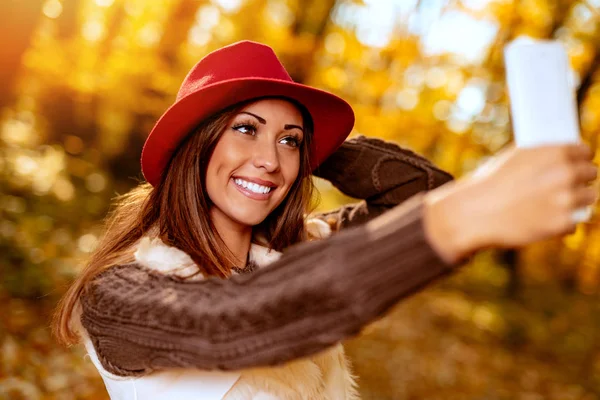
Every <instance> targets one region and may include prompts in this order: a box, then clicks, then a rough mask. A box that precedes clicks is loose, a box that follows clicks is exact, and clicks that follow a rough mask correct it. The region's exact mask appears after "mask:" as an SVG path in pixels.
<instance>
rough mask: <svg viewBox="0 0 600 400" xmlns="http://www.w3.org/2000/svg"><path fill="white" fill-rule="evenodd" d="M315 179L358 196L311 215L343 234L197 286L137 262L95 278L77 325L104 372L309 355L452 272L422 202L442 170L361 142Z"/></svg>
mask: <svg viewBox="0 0 600 400" xmlns="http://www.w3.org/2000/svg"><path fill="white" fill-rule="evenodd" d="M315 175H317V176H320V177H323V178H325V179H328V180H329V181H331V182H332V183H333V185H334V186H336V187H337V188H338V189H340V190H341V191H342V192H344V193H346V194H347V195H349V196H352V197H355V198H362V199H365V200H363V201H360V202H359V203H356V204H353V205H347V206H344V207H342V208H340V209H338V210H335V211H331V212H328V213H323V214H319V215H317V217H319V218H323V219H324V220H326V221H328V222H329V223H330V225H333V227H334V228H336V230H340V229H341V232H338V233H336V234H334V235H332V236H331V237H330V238H328V239H324V240H319V241H312V242H305V243H300V244H297V245H295V246H292V247H290V248H289V249H287V250H286V251H284V253H283V256H282V257H281V258H280V259H279V260H278V261H275V262H274V263H272V264H270V265H268V266H267V267H265V268H262V269H259V270H257V271H256V272H253V273H250V274H244V275H236V276H233V277H231V278H230V279H218V278H208V279H205V280H202V281H195V282H191V281H182V280H180V279H178V278H175V277H173V276H167V275H164V274H160V273H158V272H155V271H150V270H148V269H146V268H144V267H142V266H141V265H138V264H136V263H132V264H126V265H118V266H114V267H112V268H110V269H108V270H107V271H104V272H102V273H101V274H99V275H98V276H97V277H96V278H95V279H94V280H93V281H92V282H91V283H90V284H89V286H88V288H87V290H86V292H85V293H84V294H83V295H82V296H81V299H80V300H81V306H82V314H81V323H82V325H83V327H84V328H85V329H86V330H87V332H88V334H89V336H90V338H91V340H92V343H93V345H94V348H95V349H96V352H97V354H98V357H99V359H100V361H101V362H102V364H103V366H104V367H105V369H107V370H108V371H109V372H112V373H114V374H117V375H143V374H146V373H148V372H151V371H154V370H160V369H166V368H175V367H187V368H201V369H215V368H216V369H223V370H233V369H242V368H248V367H255V366H261V365H276V364H279V363H282V362H285V361H288V360H291V359H294V358H299V357H303V356H308V355H311V354H314V353H316V352H318V351H320V350H323V349H325V348H327V347H329V346H331V345H333V344H335V343H337V342H339V341H340V340H342V339H345V338H348V337H350V336H353V335H356V334H358V333H359V332H360V330H361V328H362V327H364V326H365V325H366V324H368V323H369V322H372V321H373V320H374V319H376V318H378V317H380V316H382V315H383V314H384V313H385V312H386V311H387V310H388V309H389V308H390V307H391V306H393V305H394V304H396V303H397V302H398V301H399V300H400V299H402V298H403V297H405V296H407V295H409V294H410V293H413V292H414V291H416V290H418V289H419V288H421V287H423V286H424V285H425V284H427V283H429V282H431V281H433V280H434V279H436V278H438V277H440V276H442V275H444V274H446V273H447V272H449V271H451V270H452V267H453V266H452V265H448V264H446V263H445V262H444V261H443V260H442V259H441V258H440V257H439V256H438V254H437V253H436V252H435V251H434V250H433V249H432V248H431V246H430V245H429V243H428V242H427V238H426V236H425V232H424V228H423V224H422V207H423V205H422V194H418V193H419V192H422V191H425V190H428V189H433V188H435V187H437V186H440V185H442V184H443V183H445V182H447V181H449V180H451V179H452V177H451V176H450V175H449V174H448V173H446V172H444V171H441V170H439V169H438V168H436V167H435V166H434V165H433V164H432V163H430V162H429V161H427V160H426V159H424V158H422V157H420V156H418V155H416V154H414V153H413V152H410V151H408V150H406V149H402V148H400V147H398V146H396V145H394V144H392V143H389V142H384V141H381V140H378V139H373V138H366V137H363V136H359V137H357V138H353V139H350V140H347V141H346V142H345V143H344V144H343V145H342V146H341V147H340V148H339V149H338V150H337V151H336V152H335V153H334V154H333V155H332V156H331V157H330V158H329V159H328V160H327V161H326V162H325V163H324V164H322V166H321V167H320V168H319V171H316V172H315ZM409 198H410V199H409ZM407 199H409V200H407ZM406 200H407V201H406ZM400 203H402V204H400ZM386 211H387V212H386ZM344 228H347V229H344Z"/></svg>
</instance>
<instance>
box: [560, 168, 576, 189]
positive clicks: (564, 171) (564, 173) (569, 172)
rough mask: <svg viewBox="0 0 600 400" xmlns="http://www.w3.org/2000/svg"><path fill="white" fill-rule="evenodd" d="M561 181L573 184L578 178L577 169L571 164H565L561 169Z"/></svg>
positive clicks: (561, 182) (563, 183)
mask: <svg viewBox="0 0 600 400" xmlns="http://www.w3.org/2000/svg"><path fill="white" fill-rule="evenodd" d="M558 175H559V178H558V180H559V182H560V184H561V185H564V186H572V185H573V184H575V182H576V180H577V174H576V173H575V169H574V168H573V167H571V166H568V165H565V166H563V167H562V168H561V169H560V170H559V173H558Z"/></svg>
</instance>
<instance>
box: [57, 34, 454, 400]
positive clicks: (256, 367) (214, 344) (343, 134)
mask: <svg viewBox="0 0 600 400" xmlns="http://www.w3.org/2000/svg"><path fill="white" fill-rule="evenodd" d="M238 59H243V60H244V63H239V62H232V61H233V60H238ZM353 123H354V114H353V112H352V109H351V108H350V106H349V105H348V104H347V103H346V102H345V101H344V100H342V99H340V98H339V97H337V96H334V95H332V94H330V93H327V92H323V91H320V90H318V89H314V88H310V87H308V86H304V85H300V84H297V83H294V82H293V81H292V80H291V78H290V77H289V75H288V74H287V72H286V71H285V69H284V68H283V66H282V65H281V64H280V62H279V60H277V58H276V56H275V55H274V53H273V52H272V50H271V49H270V48H269V47H267V46H264V45H261V44H258V43H253V42H240V43H236V44H234V45H231V46H228V47H225V48H223V49H220V50H217V51H215V52H213V53H211V54H209V55H208V56H206V57H205V58H204V59H202V60H201V61H200V62H199V63H198V64H197V65H196V66H195V67H194V68H193V69H192V70H191V71H190V73H189V74H188V76H187V77H186V80H185V81H184V84H183V85H182V87H181V90H180V92H179V94H178V96H177V101H176V102H175V104H174V105H173V106H172V107H171V108H170V109H169V110H167V112H165V114H164V115H163V116H162V117H161V118H160V120H159V121H158V122H157V124H156V126H155V127H154V129H153V130H152V132H151V133H150V135H149V137H148V139H147V141H146V144H145V145H144V149H143V153H142V170H143V172H144V175H145V177H146V179H147V180H148V183H146V184H143V185H141V186H139V187H138V188H136V189H134V190H133V191H132V192H130V193H128V194H127V195H125V196H123V197H122V198H120V199H119V202H118V204H117V207H116V209H115V211H114V213H113V214H112V216H111V219H110V220H109V221H108V223H107V231H106V234H105V237H104V238H103V240H102V242H101V243H100V245H99V246H98V248H97V249H96V251H95V253H94V254H93V256H92V259H91V260H90V262H89V264H88V266H87V268H86V269H85V270H84V272H83V273H82V274H81V275H80V276H79V278H78V279H77V280H76V281H75V283H74V284H73V286H72V287H71V288H70V290H69V292H68V293H67V294H66V296H65V298H64V299H63V301H62V303H61V304H60V306H59V309H58V312H57V314H56V320H55V331H56V333H57V336H58V337H59V339H61V340H62V341H63V342H65V343H73V342H75V341H77V340H82V341H83V344H84V345H85V346H86V349H87V351H88V353H89V354H90V356H91V359H92V361H94V362H95V365H96V367H97V368H98V370H99V371H100V373H101V375H102V377H103V379H104V381H105V383H106V387H107V389H108V391H109V393H110V395H111V397H112V398H113V399H133V398H138V399H143V398H153V399H163V398H164V399H167V398H179V399H187V398H190V399H191V398H198V397H201V398H203V399H221V398H224V399H227V400H231V399H255V398H256V399H257V398H265V399H266V398H268V399H275V398H277V399H330V400H333V399H355V398H357V397H358V396H357V392H356V387H355V386H356V385H355V383H354V377H353V375H352V373H351V370H350V366H349V364H348V361H347V360H346V357H345V356H344V352H343V347H342V346H341V345H339V341H340V340H341V339H343V338H344V337H347V336H350V335H352V334H355V333H357V332H358V330H359V329H360V327H361V326H363V325H364V324H366V323H367V322H368V321H369V320H372V319H373V318H375V317H376V316H378V315H380V314H381V313H382V312H383V311H384V310H385V309H387V308H388V307H389V304H391V303H390V299H399V298H401V297H402V296H403V295H404V294H406V293H409V292H410V291H411V290H412V288H414V285H415V284H418V283H422V282H426V281H429V280H431V279H433V278H434V277H435V276H438V275H441V274H443V273H445V272H446V271H448V265H447V264H446V263H445V262H444V261H442V260H441V259H440V258H439V257H438V256H437V254H436V253H435V252H434V251H433V250H432V249H431V248H430V247H429V246H428V245H426V242H425V238H424V236H423V234H422V229H421V228H420V223H419V222H418V220H415V216H416V214H415V213H416V212H417V213H418V211H417V209H420V208H419V207H417V208H415V206H416V205H413V206H412V207H408V208H407V210H406V212H404V213H403V215H404V216H401V217H400V219H398V220H397V221H396V222H394V221H390V223H391V224H393V225H396V226H397V228H398V229H400V231H402V230H403V229H405V230H406V233H407V238H410V239H407V240H406V242H405V246H400V247H398V246H395V248H394V249H393V250H392V251H391V253H390V252H387V253H386V252H383V253H382V254H381V255H382V256H383V257H386V258H389V257H397V256H398V254H401V253H402V249H403V248H404V249H409V248H410V249H411V251H413V252H414V251H415V249H418V248H422V250H419V251H417V253H418V254H420V255H419V256H418V258H417V259H415V261H414V262H412V263H410V264H408V265H406V267H405V268H401V269H399V270H398V271H397V272H396V273H394V275H398V273H400V274H402V272H401V271H403V270H407V268H408V269H414V268H419V267H420V266H422V265H424V264H430V265H429V268H428V270H424V272H423V273H419V275H420V277H419V278H418V279H416V280H412V281H411V282H408V285H404V284H402V283H400V282H398V281H397V280H394V279H390V276H389V273H385V272H384V271H383V270H382V273H381V274H380V278H378V279H376V280H370V281H371V284H369V285H363V283H364V282H362V281H364V279H363V278H360V275H362V272H361V271H364V270H365V267H366V266H367V264H370V262H371V261H372V260H369V261H367V260H364V259H362V258H361V257H355V259H356V260H359V262H358V263H354V262H351V260H352V259H351V258H350V259H347V258H346V256H345V255H344V253H345V250H343V249H346V246H353V247H356V248H358V247H360V246H358V244H359V243H360V244H362V245H368V246H374V245H375V246H377V243H376V242H374V241H371V240H365V238H364V237H363V235H362V234H361V233H360V232H356V233H354V234H352V235H350V236H347V237H346V239H343V238H342V237H340V239H339V240H337V241H335V242H330V241H327V240H323V241H322V243H323V244H324V245H325V247H323V246H318V247H316V248H315V247H313V248H304V249H303V250H299V249H298V250H296V251H291V250H290V251H289V252H288V251H286V252H285V254H283V255H282V252H284V251H285V250H286V249H287V248H291V247H292V246H293V245H294V244H298V243H301V242H306V241H310V240H313V239H323V238H326V237H327V236H329V235H330V234H331V232H332V230H333V231H336V230H341V229H344V228H346V227H350V226H353V225H359V224H361V223H363V222H365V221H368V220H369V219H372V218H375V217H376V216H377V215H379V214H381V213H383V212H384V211H386V210H388V209H390V208H391V207H393V206H394V205H396V204H399V203H400V202H403V201H404V200H406V199H407V198H408V197H410V196H412V195H413V194H415V193H417V192H418V191H421V190H427V189H432V188H434V187H436V186H439V185H441V184H443V183H445V182H447V181H448V180H450V179H451V176H450V175H448V174H446V173H444V172H443V171H440V170H438V169H437V168H435V167H434V166H433V165H432V164H431V163H429V162H428V161H427V160H425V159H423V158H421V157H419V156H417V155H415V154H414V153H412V152H410V151H408V150H404V149H400V148H399V147H397V146H395V145H391V144H387V143H384V142H381V141H378V140H376V139H366V138H364V137H359V138H356V139H353V140H350V141H346V142H345V141H344V140H345V139H346V138H347V136H348V134H349V133H350V131H351V129H352V126H353ZM392 164H393V165H394V168H393V169H394V172H393V173H392V174H385V175H382V174H380V173H379V172H378V171H379V170H380V169H381V168H383V167H384V165H392ZM384 169H385V168H384ZM384 169H382V171H383V170H384ZM313 173H314V174H315V175H317V176H320V177H323V178H325V179H329V180H330V181H331V182H332V183H333V184H334V185H336V186H338V187H339V188H340V189H341V190H342V191H344V192H346V193H347V194H348V195H351V196H354V197H359V198H365V199H367V198H368V201H366V202H364V201H363V202H361V203H358V204H356V205H353V206H348V207H344V208H342V209H340V210H336V211H333V212H330V213H327V214H321V215H314V216H313V217H314V218H307V214H308V213H309V212H310V210H309V205H310V201H311V197H312V194H313V190H314V187H313V181H312V179H311V176H312V174H313ZM412 209H414V210H413V211H411V210H412ZM414 227H416V228H417V229H416V230H414V229H413V228H414ZM350 231H351V230H350ZM400 231H399V232H397V234H395V235H393V237H390V239H392V240H394V241H395V240H396V239H395V238H397V237H401V236H403V234H401V232H400ZM415 232H416V233H415ZM349 233H350V232H349ZM357 241H358V242H357ZM378 242H379V243H380V244H382V245H384V247H387V248H389V246H385V243H384V242H382V241H381V240H379V241H378ZM307 244H308V243H307ZM357 246H358V247H357ZM288 254H289V255H288ZM280 258H281V262H279V261H278V260H279V259H280ZM267 264H273V265H269V268H260V267H265V266H266V265H267ZM259 268H260V269H259ZM263 273H264V274H263ZM257 274H258V275H257ZM260 274H263V275H262V278H261V277H260ZM398 276H399V275H398ZM309 277H310V278H309ZM223 278H227V279H223ZM238 278H244V279H243V280H239V279H238ZM123 279H124V280H123ZM265 279H266V280H265ZM348 279H349V280H348ZM335 281H338V282H339V283H341V282H343V281H348V282H354V283H353V284H351V285H345V284H344V285H341V286H340V284H339V283H338V284H337V285H333V282H335ZM394 281H395V282H396V283H395V284H392V285H390V286H389V287H388V290H387V292H388V294H387V295H386V296H383V297H381V296H378V297H377V301H376V302H375V303H371V306H370V307H368V308H366V309H365V310H363V311H361V312H360V313H359V314H356V311H357V310H356V308H355V306H354V305H353V303H352V302H349V301H348V300H349V299H351V296H350V294H351V293H352V294H356V295H358V296H359V297H362V295H360V292H361V291H362V292H363V293H365V294H366V293H367V291H370V290H373V289H375V288H376V287H379V286H381V283H382V282H388V283H390V282H394ZM223 284H225V285H223ZM357 284H358V285H359V286H360V287H362V289H361V290H359V291H357V290H356V285H357ZM336 286H337V287H338V288H340V289H341V288H344V289H343V290H342V291H341V292H340V291H339V290H332V289H333V288H334V287H336ZM365 290H366V291H365ZM164 296H166V297H164ZM386 299H387V300H386ZM368 303H369V302H368ZM126 332H127V333H126ZM176 332H178V333H176ZM190 346H191V347H190ZM165 351H166V352H165ZM182 368H183V369H182ZM219 370H221V371H219ZM224 371H227V372H224ZM157 388H160V390H157ZM261 396H262V397H261Z"/></svg>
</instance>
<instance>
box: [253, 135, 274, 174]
mask: <svg viewBox="0 0 600 400" xmlns="http://www.w3.org/2000/svg"><path fill="white" fill-rule="evenodd" d="M279 165H280V164H279V153H278V152H277V145H276V144H275V143H265V142H262V143H261V142H259V143H256V146H255V149H254V166H255V167H256V168H261V167H262V168H264V169H265V170H266V171H267V172H275V171H277V170H278V169H279Z"/></svg>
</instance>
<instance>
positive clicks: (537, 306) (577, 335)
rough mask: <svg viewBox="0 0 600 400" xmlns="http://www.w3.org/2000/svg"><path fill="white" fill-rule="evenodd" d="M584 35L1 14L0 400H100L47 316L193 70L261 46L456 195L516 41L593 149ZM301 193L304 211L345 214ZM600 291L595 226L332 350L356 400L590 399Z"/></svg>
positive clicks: (219, 13) (465, 273)
mask: <svg viewBox="0 0 600 400" xmlns="http://www.w3.org/2000/svg"><path fill="white" fill-rule="evenodd" d="M599 24H600V0H588V1H571V0H369V1H368V0H303V1H301V0H152V1H145V0H2V1H0V33H1V37H2V46H0V216H1V218H0V249H1V251H0V277H1V280H0V399H107V398H108V397H107V394H106V392H105V390H104V386H103V384H102V382H101V380H100V378H99V376H98V374H97V372H96V371H95V369H94V368H93V366H92V364H91V362H90V361H89V360H87V359H86V358H84V354H83V352H82V351H81V349H79V348H73V349H63V348H60V347H59V346H58V345H56V344H55V343H54V341H53V339H52V338H51V336H50V334H49V329H48V327H49V323H50V322H49V316H50V312H51V311H52V309H53V307H54V306H55V304H56V301H57V299H58V298H59V297H60V295H61V294H62V293H63V292H64V290H65V288H66V285H67V284H68V283H69V282H70V281H71V280H72V278H73V277H74V276H75V274H77V273H78V271H79V270H80V268H81V266H82V264H83V263H84V262H85V260H86V258H87V257H88V254H89V253H90V251H92V250H93V248H94V246H95V244H96V242H97V239H98V237H99V235H100V234H101V222H102V219H103V218H104V216H105V214H106V212H107V210H108V207H109V205H110V202H111V199H112V198H113V197H114V196H115V195H116V194H122V193H125V192H127V191H128V190H129V189H130V188H132V187H133V186H135V185H137V183H139V182H140V181H141V180H142V175H141V172H140V167H139V157H140V153H141V148H142V144H143V141H144V139H145V137H146V136H147V134H148V132H149V131H150V129H151V127H152V125H153V124H154V122H155V121H156V119H157V118H158V116H160V114H161V113H162V112H163V111H164V110H165V109H166V108H167V107H168V106H169V105H170V104H171V103H172V101H173V100H174V98H175V94H176V92H177V90H178V88H179V85H180V83H181V81H182V80H183V78H184V77H185V75H186V73H187V71H188V69H189V68H190V67H191V66H192V65H193V64H194V63H195V62H196V61H197V60H199V59H200V58H201V57H202V56H203V55H205V54H206V53H208V52H209V51H211V50H214V49H216V48H218V47H221V46H223V45H226V44H229V43H232V42H235V41H237V40H241V39H252V40H257V41H263V42H265V43H267V44H269V45H271V46H272V47H273V48H274V49H275V50H276V52H277V53H278V55H279V56H280V58H281V59H282V61H283V62H284V64H285V65H286V67H287V68H288V70H289V71H290V72H291V74H292V77H293V78H294V79H295V80H296V81H298V82H302V83H305V84H310V85H314V86H317V87H320V88H323V89H326V90H329V91H332V92H335V93H337V94H338V95H340V96H342V97H343V98H345V99H347V100H348V101H349V102H350V103H351V104H352V106H353V107H354V110H355V111H356V114H357V123H356V127H355V131H354V132H353V135H355V134H364V135H370V136H377V137H380V138H384V139H386V140H392V141H394V142H396V143H398V144H400V145H402V146H405V147H408V148H410V149H412V150H414V151H416V152H418V153H420V154H423V155H425V156H426V157H428V158H430V159H432V160H433V161H434V162H435V163H436V164H438V165H439V166H440V167H442V168H443V169H446V170H448V171H450V172H451V173H453V174H454V175H455V176H457V177H459V176H461V175H463V174H465V173H466V172H469V171H472V170H473V169H474V168H476V167H477V166H478V165H479V164H480V163H481V162H483V161H485V159H486V157H489V156H490V155H492V154H494V153H495V152H497V151H498V150H499V149H501V148H502V147H503V146H505V145H506V144H507V143H508V142H510V141H511V139H512V133H511V126H510V115H509V108H508V102H507V92H506V87H505V77H504V69H503V58H502V50H503V46H504V45H505V44H506V43H507V42H508V41H510V40H512V39H514V38H516V37H517V36H520V35H528V36H530V37H534V38H555V39H558V40H560V41H561V42H562V43H563V44H564V45H565V47H566V49H567V51H568V54H569V56H570V61H571V66H572V70H573V74H572V79H573V83H574V85H575V86H576V87H577V100H578V102H579V107H580V119H581V130H582V136H583V139H584V140H585V141H586V142H587V143H588V144H589V145H591V146H592V148H594V149H597V147H598V144H599V143H598V131H599V130H600V83H599V79H600V63H599V61H600V53H599V48H600V41H599ZM597 153H598V152H597ZM599 159H600V155H598V157H597V159H596V161H600V160H599ZM317 184H318V187H319V189H320V192H321V203H320V205H319V209H322V210H327V209H331V208H333V207H336V206H337V205H340V204H342V203H344V202H347V201H352V199H349V198H346V197H345V196H343V195H341V194H340V193H339V192H337V191H335V190H333V189H332V187H331V185H330V184H329V183H328V182H326V181H322V180H318V181H317ZM599 286H600V222H599V220H598V219H597V217H594V218H593V219H592V220H591V222H590V223H586V224H581V225H580V226H579V228H578V230H577V232H576V233H575V234H573V235H569V236H567V237H563V238H557V239H554V240H550V241H545V242H542V243H536V244H535V245H532V246H530V247H527V248H525V249H522V250H520V251H502V252H500V251H486V252H482V253H480V254H478V255H477V256H476V257H475V258H474V259H473V260H472V262H470V264H469V265H468V266H466V267H465V268H464V269H463V270H461V272H459V273H458V274H456V275H454V276H452V277H451V278H450V279H446V280H444V281H441V282H438V283H437V284H435V285H433V286H431V287H429V288H428V289H427V290H425V291H423V292H421V293H419V294H417V295H415V296H413V297H411V298H410V299H408V300H407V301H405V302H404V303H402V304H401V305H399V306H397V307H396V308H395V309H394V310H393V311H392V312H391V313H390V314H389V315H388V316H387V317H386V318H384V319H382V320H380V321H378V322H376V323H374V324H372V325H370V326H369V327H368V328H367V329H366V330H365V331H364V333H363V334H362V335H361V336H360V337H358V338H355V339H352V340H349V341H347V342H346V348H347V349H348V352H349V354H350V356H351V358H352V360H353V363H354V366H355V372H356V373H357V375H358V376H359V383H360V389H361V393H362V396H363V398H364V399H365V400H367V399H522V400H537V399H584V400H593V399H600V329H599V328H600V302H599V301H598V300H599V294H598V291H599Z"/></svg>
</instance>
